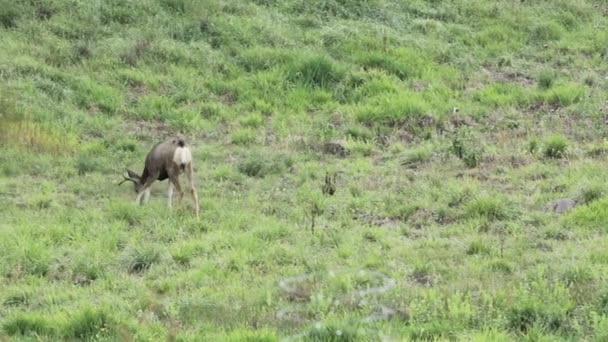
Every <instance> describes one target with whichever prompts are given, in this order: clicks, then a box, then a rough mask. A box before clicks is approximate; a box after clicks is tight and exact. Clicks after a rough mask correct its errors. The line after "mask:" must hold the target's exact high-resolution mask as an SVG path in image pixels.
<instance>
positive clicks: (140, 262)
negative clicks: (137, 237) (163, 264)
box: [126, 244, 162, 273]
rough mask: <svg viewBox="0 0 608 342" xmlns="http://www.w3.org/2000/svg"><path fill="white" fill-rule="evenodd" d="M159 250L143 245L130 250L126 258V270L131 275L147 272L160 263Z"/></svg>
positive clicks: (153, 246) (155, 247) (152, 246)
mask: <svg viewBox="0 0 608 342" xmlns="http://www.w3.org/2000/svg"><path fill="white" fill-rule="evenodd" d="M161 256H162V253H161V249H160V248H158V247H157V246H155V245H150V244H144V245H140V246H136V247H133V248H131V250H130V251H129V253H128V254H127V257H126V262H127V269H128V270H129V272H132V273H139V272H144V271H147V270H148V269H149V268H150V266H152V265H153V264H155V263H157V262H159V261H160V259H161Z"/></svg>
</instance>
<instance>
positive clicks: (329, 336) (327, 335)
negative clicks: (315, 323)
mask: <svg viewBox="0 0 608 342" xmlns="http://www.w3.org/2000/svg"><path fill="white" fill-rule="evenodd" d="M362 338H363V336H362V334H361V333H360V330H359V329H356V327H336V326H322V327H315V328H313V329H312V330H311V331H310V332H309V333H308V335H307V336H306V340H307V341H319V342H320V341H327V342H347V341H358V340H360V339H362Z"/></svg>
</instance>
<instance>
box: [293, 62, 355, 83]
mask: <svg viewBox="0 0 608 342" xmlns="http://www.w3.org/2000/svg"><path fill="white" fill-rule="evenodd" d="M345 75H346V71H345V69H344V68H343V67H342V66H341V65H339V64H338V63H337V62H335V61H334V60H332V59H330V58H329V57H325V56H312V57H305V58H303V59H301V60H297V61H295V62H294V63H292V64H291V65H289V67H288V69H287V78H288V80H290V81H291V82H294V83H299V84H301V85H304V86H307V87H312V88H327V87H330V86H332V85H335V84H336V83H338V82H340V81H341V80H342V79H343V78H344V76H345Z"/></svg>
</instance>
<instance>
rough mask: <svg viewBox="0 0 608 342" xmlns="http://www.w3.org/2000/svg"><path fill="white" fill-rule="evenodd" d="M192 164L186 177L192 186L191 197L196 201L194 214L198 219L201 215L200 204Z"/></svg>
mask: <svg viewBox="0 0 608 342" xmlns="http://www.w3.org/2000/svg"><path fill="white" fill-rule="evenodd" d="M193 173H194V172H193V167H192V163H190V165H189V166H188V168H187V169H186V177H187V178H188V185H189V186H190V195H192V199H193V200H194V212H195V213H196V218H198V214H199V210H200V209H199V204H198V194H197V193H196V188H195V186H194V180H193V179H192V174H193Z"/></svg>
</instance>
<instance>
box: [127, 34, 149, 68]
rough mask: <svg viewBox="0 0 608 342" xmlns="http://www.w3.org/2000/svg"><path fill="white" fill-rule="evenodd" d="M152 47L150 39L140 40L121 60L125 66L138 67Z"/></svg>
mask: <svg viewBox="0 0 608 342" xmlns="http://www.w3.org/2000/svg"><path fill="white" fill-rule="evenodd" d="M150 46H151V41H150V40H149V39H140V40H138V41H136V42H135V43H134V44H133V45H132V46H131V47H130V48H129V49H128V50H127V51H125V52H124V53H123V54H122V55H121V56H120V59H121V60H122V62H123V63H125V64H128V65H130V66H136V65H137V64H138V63H139V61H140V60H141V59H142V58H143V57H144V56H145V54H146V53H147V52H148V51H149V50H150Z"/></svg>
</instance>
